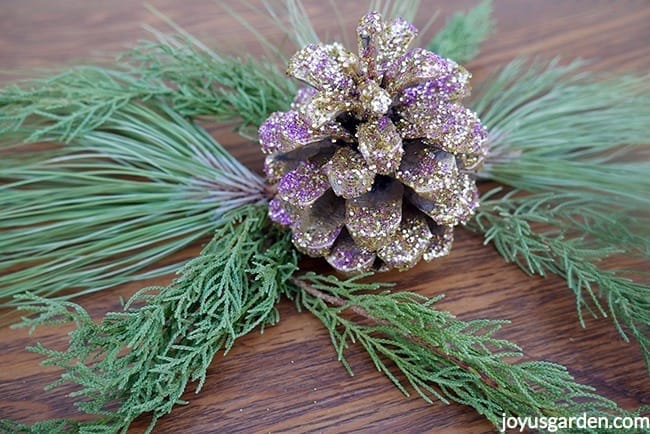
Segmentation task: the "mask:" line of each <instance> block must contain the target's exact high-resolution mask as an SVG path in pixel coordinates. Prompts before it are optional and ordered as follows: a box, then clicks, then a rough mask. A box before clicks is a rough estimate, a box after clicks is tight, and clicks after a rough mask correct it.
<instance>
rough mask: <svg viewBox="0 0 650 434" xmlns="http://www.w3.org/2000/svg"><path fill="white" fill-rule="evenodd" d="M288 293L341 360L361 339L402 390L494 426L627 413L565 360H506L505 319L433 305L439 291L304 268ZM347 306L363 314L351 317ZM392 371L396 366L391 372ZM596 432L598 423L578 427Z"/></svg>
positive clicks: (510, 348) (511, 349) (513, 349)
mask: <svg viewBox="0 0 650 434" xmlns="http://www.w3.org/2000/svg"><path fill="white" fill-rule="evenodd" d="M293 283H294V285H295V286H296V289H295V290H294V291H293V293H292V294H291V295H292V296H293V297H294V298H295V299H296V302H297V304H298V305H299V306H301V307H304V308H305V309H307V310H308V311H310V312H312V313H313V314H314V315H316V316H317V317H318V318H319V319H320V320H321V321H322V323H323V324H324V325H325V327H326V328H327V330H328V331H329V333H330V337H331V340H332V343H333V345H334V347H335V349H336V352H337V355H338V357H339V360H341V361H342V362H343V363H344V364H345V366H346V367H347V368H348V369H349V365H348V364H347V362H346V361H345V356H344V351H345V349H346V348H348V346H349V345H350V344H352V343H355V342H358V343H359V344H361V345H362V346H363V347H364V348H365V349H366V351H367V352H368V354H369V355H370V358H371V359H372V361H373V362H374V364H375V366H376V367H377V369H378V370H379V371H381V372H383V373H384V374H386V375H387V376H388V377H389V378H390V379H391V380H392V381H393V382H394V383H395V385H397V387H399V388H400V390H402V392H404V393H405V394H407V395H408V391H407V388H406V386H405V385H404V381H406V382H408V384H410V386H411V387H412V388H413V389H414V390H415V391H416V392H417V393H418V394H419V395H420V396H421V397H422V398H423V399H425V400H426V401H427V402H431V399H432V398H437V399H440V400H442V401H443V402H445V403H448V402H449V401H454V402H457V403H461V404H466V405H470V406H472V407H474V408H475V409H476V410H477V411H478V412H479V413H480V414H482V415H484V416H485V417H486V418H487V419H489V420H490V421H491V422H492V423H493V424H494V425H495V426H496V427H500V426H501V418H502V415H503V414H504V413H505V414H506V415H507V416H520V417H525V416H547V417H551V416H552V417H558V416H579V415H581V414H582V413H583V412H586V413H588V414H590V415H594V416H606V417H612V416H621V415H629V414H630V413H628V412H626V411H625V410H622V409H620V408H618V407H617V406H616V404H615V403H613V402H612V401H610V400H608V399H606V398H604V397H601V396H599V395H597V394H595V393H594V389H593V388H591V387H589V386H585V385H581V384H578V383H576V382H575V380H574V379H573V377H572V376H571V375H570V374H569V372H568V371H567V370H566V368H564V367H563V366H560V365H557V364H554V363H549V362H539V361H530V362H522V361H520V362H510V361H508V359H510V358H512V357H520V356H521V350H520V349H519V347H518V346H517V345H515V344H513V343H511V342H509V341H507V340H504V339H499V338H497V337H495V336H494V334H495V333H496V332H498V330H499V329H500V328H501V326H502V325H503V324H504V323H505V322H504V321H491V320H475V321H461V320H459V319H457V318H455V317H454V316H453V315H451V314H450V313H448V312H444V311H439V310H437V309H436V308H435V302H436V301H437V300H438V299H439V298H434V299H429V298H426V297H423V296H419V295H417V294H414V293H411V292H390V291H385V292H379V293H378V292H376V290H377V289H378V287H379V285H377V284H372V283H371V284H363V283H359V282H358V281H357V279H350V280H346V281H340V280H338V279H336V278H334V277H332V276H329V277H328V276H320V275H317V274H314V273H308V274H306V275H305V276H303V277H301V278H300V279H294V280H293ZM346 311H348V312H350V313H352V314H355V315H356V316H353V318H358V317H359V316H362V317H365V319H366V320H367V321H366V322H361V321H359V320H358V319H357V320H355V319H349V316H346V314H345V312H346ZM395 371H398V372H399V374H398V373H396V372H395ZM583 432H598V431H595V430H594V431H583Z"/></svg>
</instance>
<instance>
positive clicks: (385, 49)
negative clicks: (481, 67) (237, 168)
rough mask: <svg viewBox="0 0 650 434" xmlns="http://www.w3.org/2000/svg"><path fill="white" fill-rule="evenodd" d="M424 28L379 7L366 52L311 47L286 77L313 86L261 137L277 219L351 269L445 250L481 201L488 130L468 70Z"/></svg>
mask: <svg viewBox="0 0 650 434" xmlns="http://www.w3.org/2000/svg"><path fill="white" fill-rule="evenodd" d="M416 35H417V29H416V28H415V27H414V26H413V25H411V24H409V23H408V22H406V21H405V20H403V19H396V20H393V21H392V22H390V23H388V22H386V21H384V20H383V19H382V17H381V16H380V15H379V14H378V13H376V12H370V13H368V14H367V15H365V16H364V17H363V18H362V19H361V20H360V22H359V26H358V27H357V36H358V49H359V55H358V56H357V55H355V54H354V53H352V52H350V51H348V50H346V49H345V48H344V47H343V46H342V45H341V44H339V43H333V44H327V45H326V44H311V45H307V46H306V47H304V48H303V49H302V50H300V51H299V52H298V53H296V54H295V55H294V56H293V57H292V58H291V59H290V61H289V67H288V70H287V74H288V75H290V76H293V77H295V78H297V79H298V80H300V81H302V82H304V83H306V84H307V85H308V87H305V88H302V89H300V91H299V92H298V94H297V95H296V97H295V99H294V101H293V104H292V106H291V109H290V110H289V111H287V112H275V113H273V114H271V116H270V117H269V118H268V119H267V120H266V121H265V122H264V123H263V124H262V125H261V126H260V129H259V138H260V144H261V146H262V150H263V152H265V153H266V154H269V155H268V156H267V158H266V161H265V172H266V176H267V180H268V182H269V183H270V184H271V185H272V186H274V187H275V195H274V197H273V199H272V200H271V201H270V204H269V215H270V218H271V220H273V221H274V222H276V223H278V224H280V225H282V226H285V227H289V228H290V229H291V231H292V241H293V244H294V245H295V246H296V248H297V249H298V250H300V251H301V252H302V253H305V254H307V255H310V256H314V257H320V256H322V257H325V258H326V260H327V261H328V262H329V263H330V264H331V265H332V266H333V267H335V268H336V269H338V270H340V271H343V272H361V271H368V270H388V269H391V268H397V269H400V270H405V269H408V268H411V267H413V266H414V265H415V264H416V263H417V262H418V261H420V259H424V260H426V261H430V260H432V259H434V258H437V257H440V256H444V255H446V254H448V253H449V250H450V248H451V244H452V241H453V227H454V226H456V225H458V224H462V223H465V222H467V221H468V220H469V219H470V218H471V217H472V215H473V214H474V211H475V210H476V208H477V207H478V191H477V188H476V182H475V180H474V178H473V175H474V173H475V172H476V171H477V170H478V168H479V167H480V166H481V164H482V162H483V160H484V158H485V157H486V154H487V146H486V139H487V132H486V130H485V128H484V127H483V126H482V125H481V123H480V121H479V119H478V117H477V116H476V114H475V113H474V112H472V111H471V110H469V109H467V108H465V107H463V106H462V105H460V100H461V99H462V98H464V97H466V96H467V95H468V94H469V91H470V89H469V79H470V78H471V74H470V73H469V72H468V71H467V70H466V69H465V68H463V67H462V66H460V65H458V64H457V63H455V62H454V61H452V60H449V59H445V58H442V57H440V56H438V55H437V54H435V53H432V52H430V51H427V50H424V49H422V48H414V49H411V50H409V49H408V47H409V45H410V44H411V42H412V41H413V40H414V39H415V37H416Z"/></svg>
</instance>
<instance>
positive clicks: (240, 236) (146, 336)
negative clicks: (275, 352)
mask: <svg viewBox="0 0 650 434" xmlns="http://www.w3.org/2000/svg"><path fill="white" fill-rule="evenodd" d="M296 261H297V255H296V253H295V252H294V251H293V250H292V249H291V247H290V240H289V237H288V236H287V235H286V234H280V233H278V232H276V231H275V230H273V229H272V228H270V227H269V222H268V220H267V217H266V209H265V208H264V207H263V206H245V207H241V208H238V209H237V210H235V211H232V212H231V213H230V214H229V216H228V219H227V220H226V221H225V222H224V223H223V224H222V225H220V226H218V227H217V228H216V232H215V237H214V238H213V240H212V241H211V242H210V243H209V244H208V245H206V246H205V248H204V249H203V251H202V252H201V254H200V255H199V256H198V257H197V258H196V259H193V260H192V261H190V262H189V263H188V264H187V265H185V266H184V267H183V268H182V269H181V270H180V272H179V276H178V277H177V278H176V279H175V280H174V281H173V282H172V283H171V284H170V285H169V286H166V287H162V288H146V289H143V290H141V291H139V292H138V293H136V294H135V295H134V296H133V297H131V299H130V300H129V301H128V302H127V303H126V305H125V307H124V311H122V312H111V313H108V314H107V315H106V316H105V317H104V319H103V320H102V321H101V322H100V323H95V322H94V321H93V319H92V318H91V317H90V315H89V314H88V313H87V312H86V311H85V310H84V309H83V308H82V307H80V306H78V305H76V304H74V303H71V302H66V301H61V300H51V299H45V298H41V297H36V296H33V295H24V296H22V297H21V299H22V300H24V301H28V302H29V303H30V304H29V305H26V306H22V307H21V309H22V310H26V311H28V312H30V313H31V314H32V316H31V317H27V318H24V319H23V322H22V323H21V324H20V326H22V327H30V328H31V329H33V328H34V327H37V326H38V327H41V326H47V325H52V324H60V323H64V322H65V323H69V322H72V323H74V324H75V325H76V329H75V330H74V331H72V332H71V333H70V341H69V344H68V347H67V348H66V349H65V350H63V351H57V350H53V349H49V348H46V347H44V346H43V345H41V344H37V345H35V346H34V347H31V348H30V350H31V351H34V352H37V353H40V354H43V355H45V356H46V359H45V361H44V362H43V364H44V365H46V366H58V367H60V368H63V370H64V372H63V374H62V375H61V378H60V380H58V381H57V382H55V383H53V384H52V385H51V386H50V387H49V388H53V387H58V386H60V385H63V384H70V383H71V384H73V385H76V386H77V390H75V391H74V392H72V393H71V396H74V397H75V398H77V402H76V406H77V407H78V408H79V409H80V410H82V411H83V412H85V413H88V414H92V415H96V416H98V418H97V419H96V420H93V421H91V422H83V423H76V422H73V423H72V424H73V428H74V431H75V432H90V431H93V432H94V430H98V431H101V432H116V431H120V430H126V428H127V427H128V426H129V425H130V424H131V422H132V421H133V420H134V419H135V418H136V417H138V416H140V415H142V414H148V415H150V417H151V423H150V425H149V429H148V431H150V430H151V429H153V427H154V425H155V423H156V421H157V419H158V418H160V417H161V416H163V415H165V414H167V413H169V412H170V411H171V410H172V408H173V407H174V406H175V405H176V404H178V403H182V402H183V401H182V400H181V396H182V394H183V392H184V391H185V389H186V387H187V385H188V384H189V383H191V382H193V383H196V391H197V392H198V391H199V390H200V389H201V387H202V386H203V383H204V381H205V376H206V371H207V369H208V367H209V366H210V363H211V362H212V359H213V357H214V355H215V354H216V353H217V352H218V351H223V352H224V353H227V352H228V350H230V348H231V347H232V346H233V344H234V343H235V341H236V340H237V339H238V338H239V337H241V336H243V335H245V334H247V333H249V332H251V331H252V330H254V329H256V328H261V329H263V328H264V326H266V325H269V324H275V323H276V322H277V321H278V318H279V317H278V312H277V310H276V307H275V306H276V304H277V302H278V300H279V298H280V295H281V292H282V290H283V288H284V287H285V286H286V282H287V281H288V279H289V278H290V277H291V275H292V274H293V272H294V271H295V270H296V268H297V266H296ZM5 423H8V422H5ZM52 423H54V422H52ZM43 426H45V425H43ZM48 426H49V425H48Z"/></svg>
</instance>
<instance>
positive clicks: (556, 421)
mask: <svg viewBox="0 0 650 434" xmlns="http://www.w3.org/2000/svg"><path fill="white" fill-rule="evenodd" d="M500 428H501V432H502V433H505V432H513V431H515V430H516V431H519V432H524V431H527V430H531V429H539V430H546V431H548V432H557V431H559V430H565V429H573V428H577V429H621V430H623V429H624V430H630V429H634V430H643V429H645V430H647V429H650V417H648V416H628V417H620V416H617V417H605V416H590V415H587V413H583V414H582V415H580V416H558V417H552V416H526V417H519V416H516V417H515V416H507V415H506V414H505V413H504V414H503V415H502V416H501V427H500Z"/></svg>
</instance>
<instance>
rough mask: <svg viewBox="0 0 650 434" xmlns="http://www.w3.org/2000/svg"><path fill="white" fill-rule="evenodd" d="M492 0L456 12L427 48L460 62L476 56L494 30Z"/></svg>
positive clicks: (465, 61)
mask: <svg viewBox="0 0 650 434" xmlns="http://www.w3.org/2000/svg"><path fill="white" fill-rule="evenodd" d="M491 15H492V1H491V0H483V1H482V2H481V3H479V4H478V5H477V6H476V7H474V8H473V9H470V10H468V11H467V12H465V13H462V12H456V13H455V14H454V15H453V16H452V17H451V18H450V19H449V20H448V21H447V22H446V23H445V26H444V27H443V28H442V29H441V30H440V31H439V32H438V33H437V34H436V35H435V36H434V37H433V39H432V40H431V42H429V44H428V45H427V49H428V50H431V51H433V52H434V53H438V54H439V55H441V56H443V57H448V58H450V59H453V60H455V61H456V62H458V63H467V62H469V61H470V60H472V59H473V58H474V57H476V56H477V55H478V53H479V48H480V46H481V44H482V43H483V41H484V40H485V39H486V38H487V37H488V36H489V35H490V34H491V33H492V32H494V25H495V23H494V19H493V18H492V17H491Z"/></svg>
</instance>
